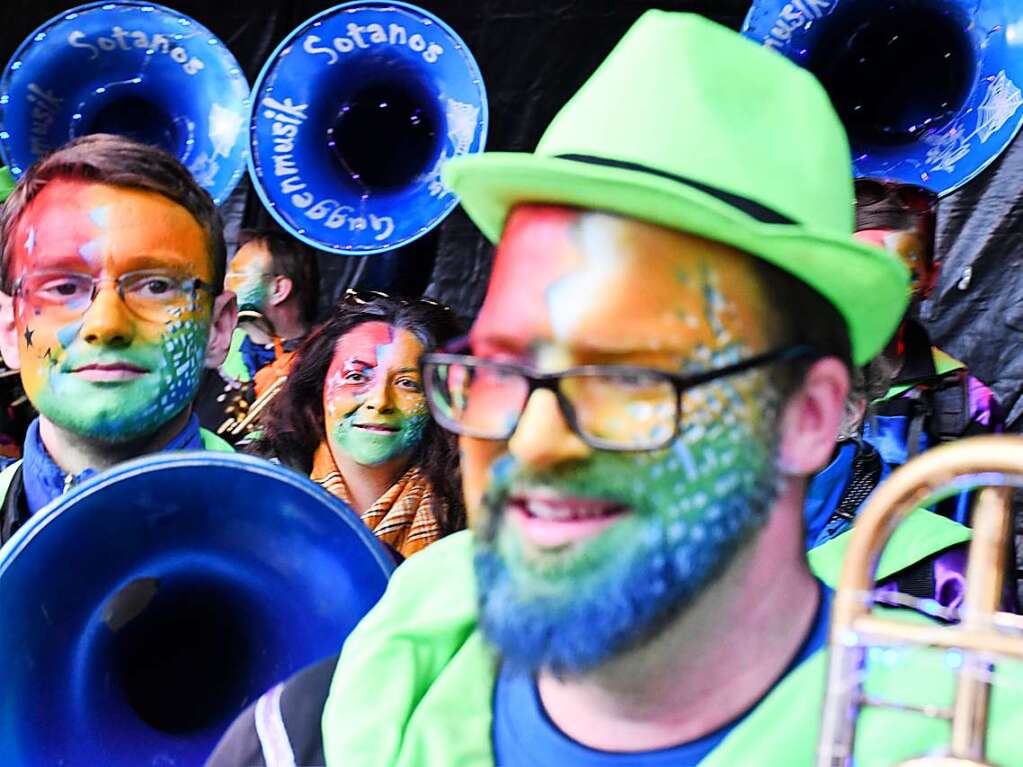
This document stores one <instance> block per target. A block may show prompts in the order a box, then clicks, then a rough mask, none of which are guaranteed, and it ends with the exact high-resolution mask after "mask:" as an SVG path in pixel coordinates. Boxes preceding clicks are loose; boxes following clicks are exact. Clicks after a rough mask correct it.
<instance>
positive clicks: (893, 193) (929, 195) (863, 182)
mask: <svg viewBox="0 0 1023 767" xmlns="http://www.w3.org/2000/svg"><path fill="white" fill-rule="evenodd" d="M854 188H855V191H856V204H857V205H862V206H869V205H877V204H878V203H879V202H885V201H887V200H891V201H893V202H894V203H895V204H896V205H898V206H899V207H900V208H901V209H902V210H904V211H906V212H908V213H931V212H932V211H934V209H935V208H936V207H937V205H938V194H937V192H933V191H931V190H930V189H927V188H925V187H922V186H916V185H915V184H903V183H900V182H897V181H883V180H881V179H876V178H858V179H856V181H855V183H854Z"/></svg>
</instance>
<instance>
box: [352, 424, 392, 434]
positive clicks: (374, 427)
mask: <svg viewBox="0 0 1023 767" xmlns="http://www.w3.org/2000/svg"><path fill="white" fill-rule="evenodd" d="M355 428H356V429H365V430H366V431H373V432H377V433H380V434H397V433H398V432H399V431H401V429H399V428H398V427H397V426H388V425H387V424H383V423H357V424H355Z"/></svg>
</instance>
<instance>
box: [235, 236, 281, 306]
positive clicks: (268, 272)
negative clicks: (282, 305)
mask: <svg viewBox="0 0 1023 767" xmlns="http://www.w3.org/2000/svg"><path fill="white" fill-rule="evenodd" d="M272 281H273V258H272V257H271V256H270V251H269V250H268V249H267V247H266V244H265V243H262V242H259V241H258V240H253V241H252V242H247V243H245V244H244V245H242V246H241V247H240V248H238V252H237V253H235V254H234V258H232V259H231V262H230V263H229V264H228V265H227V275H226V276H225V278H224V287H225V288H226V289H227V290H230V291H231V292H232V293H234V294H235V295H236V296H238V306H239V308H243V309H244V308H249V307H251V308H254V309H256V310H258V311H260V312H264V313H265V312H266V304H267V299H268V298H269V297H270V285H271V283H272Z"/></svg>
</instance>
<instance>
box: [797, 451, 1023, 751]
mask: <svg viewBox="0 0 1023 767" xmlns="http://www.w3.org/2000/svg"><path fill="white" fill-rule="evenodd" d="M964 479H966V480H967V482H965V483H964V482H963V481H962V480H964ZM956 480H959V481H958V482H956ZM1020 486H1023V437H1017V436H1005V435H999V436H987V437H972V438H969V439H964V440H960V441H958V442H956V443H954V444H950V445H944V446H941V447H938V448H935V449H934V450H930V451H928V452H926V453H924V454H923V455H921V456H919V457H917V458H915V459H913V460H912V461H910V462H909V463H907V464H906V465H905V466H903V467H902V468H900V469H898V470H897V471H895V472H894V473H893V474H892V475H891V476H890V477H889V478H888V479H887V480H886V481H885V482H884V483H882V484H881V486H880V487H878V489H877V490H876V491H875V492H874V494H873V495H872V496H871V497H870V499H868V501H867V503H866V506H865V507H864V509H863V510H862V512H861V513H860V515H859V516H858V517H857V519H856V523H855V525H854V526H853V531H852V538H851V540H850V543H849V548H848V550H847V552H846V555H845V561H844V563H843V570H842V577H841V580H840V582H839V585H838V588H837V589H836V591H835V600H834V611H833V614H832V622H831V630H830V634H829V652H830V657H829V660H828V664H829V665H828V681H827V694H826V696H825V702H824V712H823V717H822V727H821V736H820V741H819V744H818V752H817V765H818V767H850V766H851V765H852V764H854V755H853V748H854V743H855V735H856V724H857V721H858V719H859V715H860V712H861V709H862V708H864V707H867V706H884V707H890V708H896V709H901V710H914V711H917V712H919V713H922V714H927V715H931V716H935V717H938V718H943V719H948V720H950V721H951V739H950V742H949V744H948V748H947V749H946V753H944V754H942V755H935V756H922V757H919V758H914V759H911V760H909V761H906V762H902V763H901V764H900V765H898V767H981V766H982V765H983V766H987V765H988V763H987V762H986V761H984V760H985V756H986V755H985V740H986V735H987V723H988V701H989V699H990V694H991V681H990V679H991V676H992V674H991V672H992V671H993V669H994V661H995V659H997V660H999V661H1001V660H1007V659H1011V660H1019V661H1023V635H1021V633H1020V632H1021V629H1023V618H1021V617H1020V616H1018V615H1014V614H1011V613H1006V612H1001V611H999V604H1000V601H1001V596H1002V587H1003V584H1004V578H1005V570H1006V566H1007V552H1008V551H1009V550H1010V545H1011V535H1012V525H1011V518H1012V513H1011V494H1012V489H1013V488H1014V487H1020ZM949 487H967V488H972V487H982V488H983V489H982V490H981V491H980V492H979V494H978V498H977V501H976V503H975V505H974V508H973V528H972V539H971V541H970V545H969V561H968V564H967V569H966V587H965V594H964V598H963V605H962V608H961V609H960V610H959V617H960V622H959V623H958V624H957V625H951V626H949V625H939V624H919V623H906V622H902V621H899V620H894V619H892V618H889V617H885V616H883V615H880V614H877V613H874V612H873V607H874V605H875V604H884V598H883V597H882V596H881V595H878V596H877V597H876V598H875V594H874V590H875V586H876V583H875V580H874V573H875V570H876V567H877V562H878V561H879V559H880V556H881V553H882V551H883V550H884V547H885V546H886V545H887V543H888V540H889V539H890V538H891V536H892V534H893V533H894V532H895V530H896V528H897V527H898V525H899V524H900V523H901V522H902V520H904V519H905V518H906V517H907V516H909V515H910V514H911V513H912V512H913V511H914V510H915V509H916V508H918V507H919V506H921V505H923V504H924V503H925V502H926V501H928V500H930V499H933V497H934V496H935V495H936V494H938V493H939V491H943V490H944V491H947V490H948V489H949ZM897 601H900V600H897ZM874 646H882V647H883V646H899V647H907V646H909V647H920V648H937V649H956V650H959V651H960V652H961V653H962V655H963V662H962V664H961V665H960V666H959V668H958V670H957V671H956V672H955V673H956V687H955V699H954V703H953V705H952V706H951V708H949V709H945V708H943V707H942V706H939V705H934V706H930V705H914V704H902V703H896V702H889V701H885V700H881V699H879V698H876V697H872V696H867V695H865V694H864V691H863V676H864V675H863V664H864V660H865V658H866V653H867V649H868V648H869V647H874Z"/></svg>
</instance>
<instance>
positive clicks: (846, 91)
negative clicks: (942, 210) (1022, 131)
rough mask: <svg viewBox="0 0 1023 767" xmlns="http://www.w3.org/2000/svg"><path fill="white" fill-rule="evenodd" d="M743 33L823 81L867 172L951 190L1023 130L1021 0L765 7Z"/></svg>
mask: <svg viewBox="0 0 1023 767" xmlns="http://www.w3.org/2000/svg"><path fill="white" fill-rule="evenodd" d="M742 31H743V34H745V35H746V36H748V37H750V38H751V39H753V40H755V41H757V42H759V43H761V44H763V45H765V46H767V47H769V48H773V49H774V50H776V51H778V52H780V53H782V54H783V55H785V56H787V57H789V58H790V59H792V60H793V61H794V62H796V63H797V64H799V65H800V66H803V67H805V68H806V69H809V70H810V71H811V72H813V74H814V75H816V76H817V78H818V79H819V80H820V81H821V83H822V84H823V85H824V87H825V89H826V90H827V91H828V94H829V95H830V96H831V100H832V103H833V104H834V106H835V109H836V110H837V111H838V114H839V116H840V117H841V118H842V121H843V123H844V124H845V126H846V130H847V132H848V134H849V140H850V144H851V145H852V159H853V165H854V168H855V174H856V175H857V176H860V177H874V178H887V179H893V180H896V181H901V182H904V183H911V184H917V185H920V186H924V187H928V188H930V189H933V190H935V191H937V192H938V193H939V194H947V193H949V192H952V191H954V190H955V189H958V188H959V187H960V186H962V185H963V184H965V183H966V182H968V181H969V180H970V179H972V178H973V177H974V176H976V175H977V174H978V173H980V171H982V170H983V169H984V168H985V167H987V166H988V165H989V164H990V163H991V162H993V161H994V159H995V158H996V157H997V156H998V155H999V154H1000V153H1001V152H1002V150H1003V149H1005V147H1006V146H1008V144H1009V142H1010V141H1012V139H1013V137H1014V136H1015V135H1016V133H1017V131H1018V130H1019V128H1020V125H1021V124H1023V110H1021V109H1020V107H1021V106H1023V94H1021V91H1020V88H1021V84H1023V1H1021V0H755V1H754V3H753V6H752V8H751V9H750V11H749V14H748V15H747V17H746V21H745V23H744V25H743V28H742Z"/></svg>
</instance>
